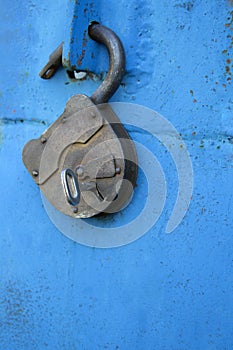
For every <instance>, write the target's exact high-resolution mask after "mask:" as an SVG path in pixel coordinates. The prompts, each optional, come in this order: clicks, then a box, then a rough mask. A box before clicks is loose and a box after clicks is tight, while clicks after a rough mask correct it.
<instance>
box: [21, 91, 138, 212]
mask: <svg viewBox="0 0 233 350" xmlns="http://www.w3.org/2000/svg"><path fill="white" fill-rule="evenodd" d="M23 161H24V164H25V166H26V168H27V169H28V171H29V173H30V174H31V175H32V177H33V179H34V181H35V182H36V183H37V184H38V185H39V187H40V189H41V191H42V192H43V194H44V195H45V196H46V198H47V199H48V200H49V202H50V203H51V204H52V205H53V206H54V207H55V208H56V209H57V210H59V211H61V212H62V213H64V214H66V215H69V216H72V217H75V218H88V217H91V216H94V215H97V214H99V213H102V212H105V213H114V212H117V211H119V210H121V209H122V208H123V207H124V206H125V205H126V204H127V203H128V201H129V199H130V198H131V195H132V192H133V188H134V186H135V184H136V178H137V156H136V151H135V148H134V144H133V142H132V140H131V139H130V137H129V135H128V133H127V132H126V130H125V128H124V127H123V125H122V124H121V122H120V120H119V118H118V117H117V116H116V114H115V113H114V112H113V110H112V109H111V107H110V106H109V105H108V104H102V105H98V106H96V105H95V104H94V103H93V102H92V101H91V99H90V98H88V97H87V96H85V95H75V96H73V97H71V99H70V100H69V101H68V102H67V105H66V108H65V110H64V112H63V113H62V115H61V116H60V117H59V118H58V119H57V120H56V121H55V122H54V123H53V124H52V125H51V126H50V127H49V128H48V129H47V130H46V131H45V132H44V133H43V134H42V135H41V137H39V138H38V139H36V140H31V141H29V142H28V143H27V144H26V145H25V147H24V150H23Z"/></svg>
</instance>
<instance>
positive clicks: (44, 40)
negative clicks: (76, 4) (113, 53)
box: [0, 0, 233, 350]
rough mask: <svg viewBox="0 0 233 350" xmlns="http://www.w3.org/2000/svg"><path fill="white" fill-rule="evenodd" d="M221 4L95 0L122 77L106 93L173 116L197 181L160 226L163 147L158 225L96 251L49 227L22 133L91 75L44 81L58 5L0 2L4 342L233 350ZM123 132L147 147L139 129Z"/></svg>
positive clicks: (230, 126) (56, 36) (229, 122)
mask: <svg viewBox="0 0 233 350" xmlns="http://www.w3.org/2000/svg"><path fill="white" fill-rule="evenodd" d="M230 3H231V2H230V1H229V2H228V4H227V2H225V1H222V0H215V1H213V0H193V1H186V2H185V0H172V1H171V0H164V1H157V0H153V1H141V0H138V1H131V2H129V3H127V2H125V1H123V0H118V1H113V0H111V1H108V2H103V1H99V5H100V16H101V19H102V23H103V24H105V25H107V26H110V27H112V28H113V29H114V30H115V31H116V32H117V33H118V34H119V36H120V37H121V39H122V40H123V42H124V45H125V47H126V52H127V74H126V76H125V78H124V84H123V85H122V86H121V88H120V89H119V90H118V92H117V93H116V94H115V96H114V97H113V99H112V100H113V101H124V102H133V103H139V104H143V105H145V106H148V107H151V108H153V109H155V110H157V111H158V112H159V113H161V114H162V115H163V116H164V117H166V118H167V119H168V120H169V121H171V122H172V123H173V125H174V126H175V127H176V128H177V129H178V130H179V131H180V132H181V134H182V137H183V139H184V141H185V142H186V145H187V147H188V149H189V152H190V155H191V158H192V161H193V167H194V181H195V189H194V193H193V200H192V203H191V206H190V209H189V211H188V213H187V215H186V217H185V219H184V220H183V222H182V223H181V225H180V226H179V227H178V228H177V229H176V230H175V232H173V233H172V234H171V235H166V234H165V233H164V231H165V227H166V223H167V220H168V218H169V216H170V213H171V210H172V207H173V205H174V200H175V196H176V190H177V180H176V179H175V182H174V180H173V179H174V177H175V169H174V167H173V166H172V165H171V161H170V159H169V158H166V157H168V156H165V155H164V156H161V160H160V161H161V164H162V166H163V168H164V171H165V173H166V176H167V181H168V187H169V188H168V189H169V191H168V199H169V200H168V201H167V203H166V208H165V210H164V212H163V214H162V216H161V218H160V220H159V221H158V223H157V224H156V225H155V227H154V228H153V229H152V230H151V231H150V232H149V233H148V234H146V235H145V236H144V237H143V238H141V239H139V240H138V241H136V242H134V243H133V244H130V245H128V246H124V247H121V248H117V249H110V250H101V249H94V248H88V247H84V246H81V245H78V244H76V243H74V242H72V241H71V240H69V239H68V238H66V237H65V236H64V235H62V234H61V233H59V232H58V231H57V229H56V228H55V227H54V226H53V224H52V223H51V222H50V220H49V219H48V217H47V215H46V212H45V211H44V209H43V207H42V202H41V198H40V194H39V190H38V188H37V187H36V185H35V184H34V183H33V181H32V179H31V178H30V175H29V174H27V171H26V170H25V168H24V166H23V164H22V161H21V151H22V148H23V145H24V144H25V142H26V141H27V140H29V139H31V138H33V137H38V136H39V135H40V134H41V133H42V132H43V130H44V129H45V128H46V127H47V126H48V125H49V124H50V123H51V122H52V121H53V120H55V119H56V117H58V116H59V115H60V114H61V112H62V111H63V108H64V106H65V103H66V101H67V100H68V98H69V97H70V96H71V95H73V94H75V93H78V92H82V93H86V94H91V93H92V92H93V91H94V89H95V88H96V86H97V85H98V84H99V82H97V81H91V80H88V81H83V82H80V83H68V82H69V80H68V78H67V76H66V73H65V71H64V70H60V71H59V72H58V73H57V74H56V76H54V78H53V79H51V80H50V81H43V80H41V79H40V78H39V77H38V72H39V71H40V69H41V68H42V66H43V65H44V64H45V63H46V60H47V57H48V55H49V53H50V52H51V51H52V50H53V49H54V48H55V47H56V46H57V45H58V44H59V43H60V42H61V41H62V40H66V38H65V37H66V29H67V25H69V23H68V22H67V17H66V14H65V13H66V11H65V10H66V5H67V4H66V1H65V2H64V1H62V0H57V1H45V0H40V1H33V0H27V1H21V2H19V1H17V0H12V1H11V2H10V3H8V2H7V1H3V0H2V1H1V11H0V19H1V20H0V33H1V34H0V38H1V39H0V45H1V47H0V50H1V55H0V62H1V85H0V90H1V91H0V108H1V115H0V118H1V119H0V161H1V163H0V167H1V168H0V186H1V187H0V191H1V192H0V193H1V202H0V223H1V224H0V247H1V255H0V276H1V281H0V349H1V350H34V349H37V350H42V349H51V350H54V349H65V350H71V349H78V350H79V349H85V350H95V349H101V350H102V349H124V350H131V349H132V350H136V349H138V350H141V349H156V350H232V349H233V321H232V320H233V249H232V245H233V224H232V210H233V198H232V193H233V192H232V188H233V186H232V161H233V115H232V107H233V97H232V96H233V95H232V93H233V89H232V85H231V72H232V70H233V69H232V56H233V55H232V53H233V50H232V43H233V31H232V30H233V26H232V11H233V8H232V7H231V6H230ZM93 19H95V18H93ZM65 28H66V29H65ZM99 60H101V57H99ZM132 137H135V139H138V140H140V141H141V142H142V143H144V144H151V142H150V141H151V140H150V139H149V138H148V137H149V136H148V135H143V134H140V135H137V133H135V134H134V133H132ZM155 152H156V149H155ZM160 152H161V151H160ZM158 153H159V152H158ZM139 183H140V178H139ZM174 183H175V185H174ZM138 191H139V190H138ZM138 205H140V203H138Z"/></svg>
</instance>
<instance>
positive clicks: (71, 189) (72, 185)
mask: <svg viewBox="0 0 233 350" xmlns="http://www.w3.org/2000/svg"><path fill="white" fill-rule="evenodd" d="M61 180H62V185H63V188H64V192H65V196H66V199H67V201H68V203H69V204H71V205H73V206H75V205H77V204H78V203H79V201H80V194H79V186H78V180H77V178H76V176H75V174H74V172H73V171H72V170H71V169H64V170H62V173H61Z"/></svg>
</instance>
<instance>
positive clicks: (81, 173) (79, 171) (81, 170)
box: [76, 165, 84, 176]
mask: <svg viewBox="0 0 233 350" xmlns="http://www.w3.org/2000/svg"><path fill="white" fill-rule="evenodd" d="M83 173H84V170H83V167H82V165H78V166H77V168H76V174H77V175H79V176H82V175H83Z"/></svg>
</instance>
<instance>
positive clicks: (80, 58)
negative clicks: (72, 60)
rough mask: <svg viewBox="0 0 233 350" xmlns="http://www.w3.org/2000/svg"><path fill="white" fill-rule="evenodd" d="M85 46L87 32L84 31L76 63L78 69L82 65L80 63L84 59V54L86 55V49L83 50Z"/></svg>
mask: <svg viewBox="0 0 233 350" xmlns="http://www.w3.org/2000/svg"><path fill="white" fill-rule="evenodd" d="M86 46H87V31H86V30H85V31H84V34H83V41H82V53H81V55H80V56H79V58H78V61H77V64H78V67H80V66H81V65H82V61H83V58H84V56H85V53H86V49H85V48H86Z"/></svg>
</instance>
